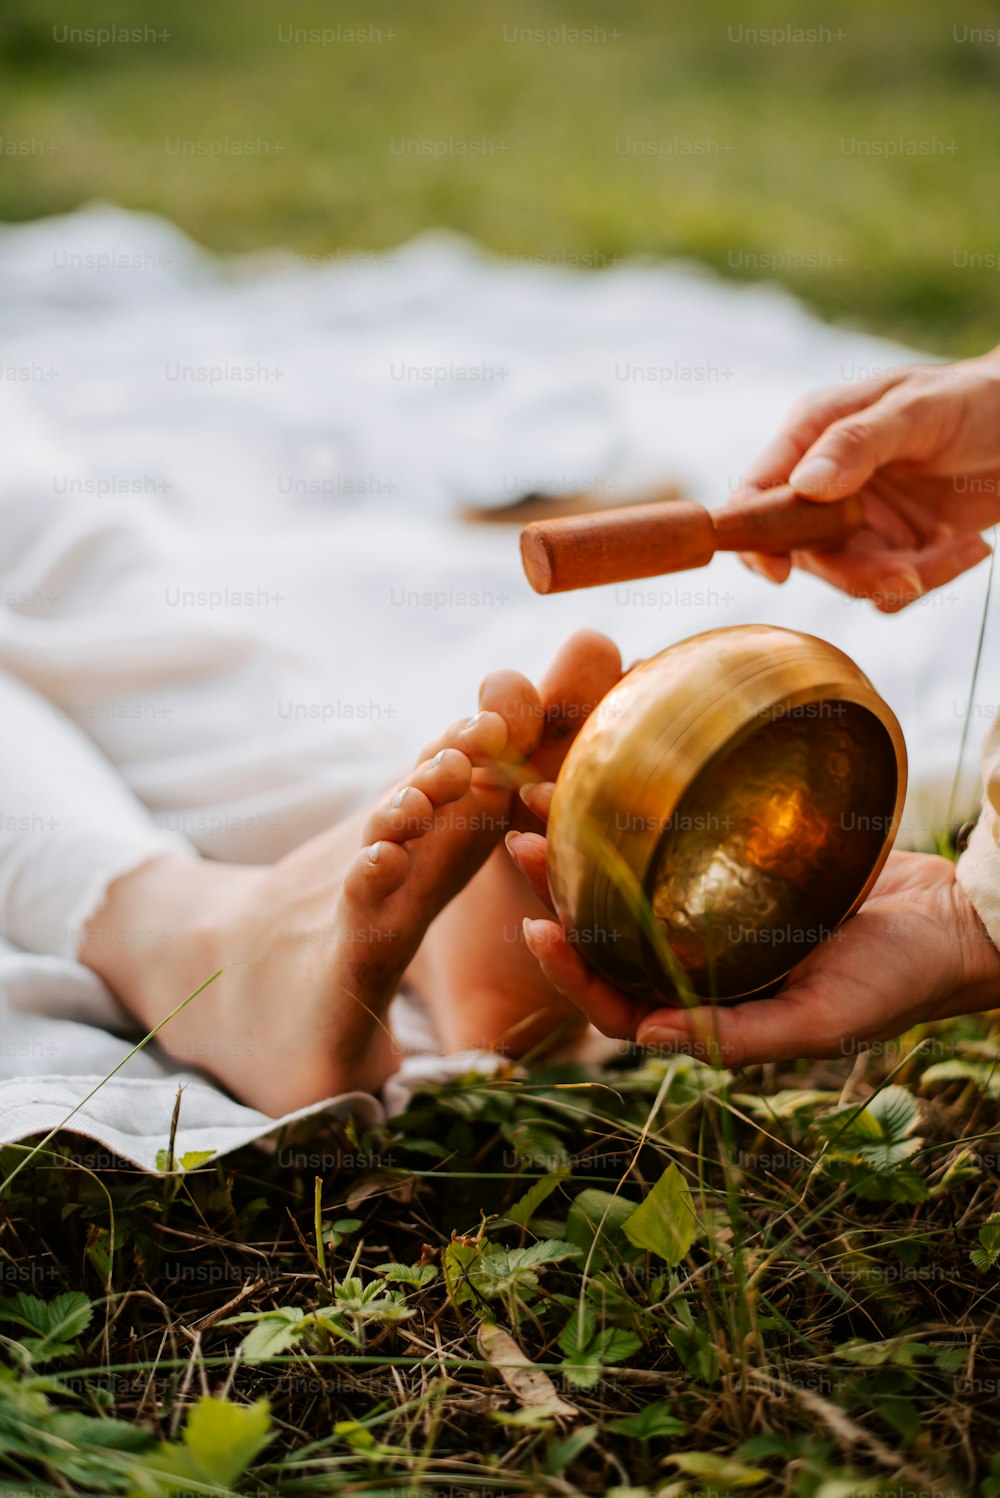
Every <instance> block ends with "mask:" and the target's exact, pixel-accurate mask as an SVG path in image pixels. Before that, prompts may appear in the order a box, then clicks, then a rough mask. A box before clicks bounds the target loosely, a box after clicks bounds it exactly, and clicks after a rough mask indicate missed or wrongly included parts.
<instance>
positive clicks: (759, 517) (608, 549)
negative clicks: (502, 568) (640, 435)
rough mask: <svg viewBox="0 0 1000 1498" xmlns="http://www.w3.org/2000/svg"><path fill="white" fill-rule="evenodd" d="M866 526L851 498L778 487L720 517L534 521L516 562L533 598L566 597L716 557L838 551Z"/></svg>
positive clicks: (650, 512)
mask: <svg viewBox="0 0 1000 1498" xmlns="http://www.w3.org/2000/svg"><path fill="white" fill-rule="evenodd" d="M863 518H864V509H863V505H862V501H861V499H860V497H859V496H858V495H856V494H853V495H851V497H850V498H849V499H838V500H832V501H830V502H829V503H827V502H819V501H815V500H810V499H802V498H800V497H799V496H798V495H797V494H796V493H795V491H794V489H792V488H791V487H790V486H789V485H787V484H783V485H781V486H780V487H779V488H774V489H768V490H766V491H764V492H761V493H754V494H753V495H751V496H748V497H747V498H746V499H743V500H740V501H738V502H737V503H735V504H729V505H726V506H725V507H724V508H723V509H719V510H707V509H706V508H705V506H704V505H700V504H696V503H695V502H694V501H693V500H668V501H667V502H666V503H662V504H647V505H629V506H627V507H625V508H622V509H620V510H608V511H603V512H597V513H591V514H589V515H570V516H567V517H565V518H564V519H562V520H538V521H535V522H533V523H532V524H531V525H527V526H525V528H524V530H523V531H522V532H521V559H522V561H523V563H524V570H525V572H526V573H527V577H528V581H529V582H530V584H531V586H532V587H533V588H534V590H535V592H536V593H567V592H569V591H570V590H572V589H573V588H595V587H598V586H599V585H600V584H601V583H621V582H628V581H629V580H630V579H632V578H638V577H657V576H659V574H660V573H663V572H685V571H687V569H688V568H691V567H704V566H706V565H707V564H708V563H709V562H710V561H711V560H712V558H713V557H714V556H715V553H716V552H717V551H762V552H771V553H774V554H776V555H787V553H788V552H790V551H813V550H815V551H835V550H836V549H837V547H838V546H842V545H843V543H844V542H845V541H846V540H847V539H848V537H849V536H851V535H853V534H854V532H855V531H856V530H857V529H858V527H859V526H860V525H861V522H862V520H863Z"/></svg>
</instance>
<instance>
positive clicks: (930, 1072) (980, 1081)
mask: <svg viewBox="0 0 1000 1498" xmlns="http://www.w3.org/2000/svg"><path fill="white" fill-rule="evenodd" d="M949 1082H975V1084H976V1086H977V1087H980V1088H982V1090H983V1091H984V1092H985V1093H987V1094H988V1095H989V1096H990V1097H996V1096H998V1095H1000V1066H998V1065H997V1062H996V1061H995V1060H994V1061H983V1060H979V1059H978V1058H975V1057H964V1058H960V1057H954V1058H953V1059H951V1060H949V1061H936V1062H935V1063H934V1065H933V1066H928V1067H927V1069H926V1070H925V1071H924V1072H923V1073H922V1074H921V1077H920V1085H921V1087H933V1086H934V1084H935V1083H940V1084H941V1085H942V1086H946V1085H947V1084H948V1083H949Z"/></svg>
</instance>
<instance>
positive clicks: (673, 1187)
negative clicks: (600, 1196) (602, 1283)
mask: <svg viewBox="0 0 1000 1498" xmlns="http://www.w3.org/2000/svg"><path fill="white" fill-rule="evenodd" d="M696 1228H697V1221H696V1219H695V1215H694V1200H693V1198H692V1196H691V1191H690V1188H689V1186H688V1184H687V1181H685V1179H684V1177H683V1175H682V1174H681V1172H680V1171H679V1170H678V1168H677V1166H676V1165H674V1164H670V1165H668V1166H667V1168H666V1170H665V1171H664V1172H663V1174H662V1175H661V1177H660V1179H659V1180H658V1181H657V1182H656V1185H655V1186H654V1187H653V1188H652V1190H651V1191H650V1192H649V1194H648V1196H647V1197H646V1198H645V1200H644V1201H641V1202H640V1203H639V1205H638V1206H637V1207H636V1209H635V1211H634V1212H633V1213H632V1214H631V1216H630V1217H629V1219H628V1221H627V1222H626V1223H624V1229H625V1234H626V1237H628V1239H629V1240H630V1242H632V1243H634V1244H635V1245H636V1247H637V1248H646V1249H648V1250H649V1251H650V1253H654V1254H659V1256H660V1258H661V1259H664V1260H666V1262H667V1263H668V1264H669V1265H670V1267H671V1268H672V1269H673V1268H676V1266H677V1265H678V1264H679V1263H680V1262H681V1260H682V1259H683V1258H684V1256H685V1255H686V1254H687V1252H688V1249H689V1248H690V1247H691V1245H692V1243H693V1242H694V1238H695V1231H696Z"/></svg>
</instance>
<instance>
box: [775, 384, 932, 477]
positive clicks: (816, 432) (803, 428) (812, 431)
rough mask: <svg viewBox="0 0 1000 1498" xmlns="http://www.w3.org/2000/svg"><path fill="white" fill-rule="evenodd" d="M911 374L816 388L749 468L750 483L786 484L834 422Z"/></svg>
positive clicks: (798, 405)
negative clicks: (802, 458)
mask: <svg viewBox="0 0 1000 1498" xmlns="http://www.w3.org/2000/svg"><path fill="white" fill-rule="evenodd" d="M908 373H909V371H908V370H907V369H906V367H905V366H904V367H901V368H900V369H897V370H892V371H891V372H890V373H889V374H886V375H881V376H879V377H878V378H876V379H871V380H860V381H859V382H858V383H857V384H856V385H847V386H843V387H842V386H839V385H838V386H834V387H831V388H829V389H826V390H816V391H813V392H812V394H810V395H807V396H805V397H804V398H803V399H802V400H800V401H798V402H797V403H796V404H795V405H794V406H793V407H792V409H791V411H790V412H789V414H788V416H787V418H786V420H785V424H784V426H783V427H782V429H781V431H780V432H779V433H778V435H777V437H775V438H774V440H773V441H772V442H770V443H769V444H768V446H767V447H766V448H765V449H764V451H763V452H762V453H761V454H760V456H759V457H758V458H757V459H756V460H755V461H754V462H753V463H751V465H750V467H749V468H748V469H747V472H746V483H747V486H748V487H749V488H751V489H769V488H771V487H772V486H773V485H775V484H784V483H787V482H788V476H789V474H790V473H791V471H792V469H793V468H794V467H795V465H796V464H797V463H798V461H799V459H800V458H801V457H802V456H803V454H804V453H805V452H807V451H808V449H809V448H810V447H811V446H812V445H813V443H814V442H815V441H816V439H817V437H819V436H820V435H821V434H822V433H823V432H825V431H826V429H827V427H828V426H829V425H830V423H831V422H832V421H838V420H840V418H841V417H843V416H850V415H852V414H853V412H855V411H861V410H863V409H864V407H865V406H870V405H871V404H872V402H873V401H876V400H878V399H879V397H880V396H882V395H884V394H885V393H886V391H887V390H891V389H893V387H894V386H896V385H898V384H900V383H901V381H903V380H905V379H906V377H907V374H908Z"/></svg>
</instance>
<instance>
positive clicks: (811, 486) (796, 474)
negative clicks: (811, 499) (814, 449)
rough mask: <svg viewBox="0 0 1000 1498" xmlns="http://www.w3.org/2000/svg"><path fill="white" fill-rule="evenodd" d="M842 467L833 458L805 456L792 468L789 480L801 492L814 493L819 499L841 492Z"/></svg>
mask: <svg viewBox="0 0 1000 1498" xmlns="http://www.w3.org/2000/svg"><path fill="white" fill-rule="evenodd" d="M840 476H841V475H840V469H839V468H838V466H837V464H836V463H834V461H833V460H832V458H804V459H803V461H802V462H801V463H800V464H799V465H798V467H797V468H793V469H792V473H791V477H790V478H789V480H788V482H789V483H790V484H791V486H792V488H793V489H797V490H798V491H799V493H800V494H814V495H815V496H816V498H817V499H824V498H828V497H829V496H830V495H833V494H839V493H840V485H839V484H838V480H839V478H840Z"/></svg>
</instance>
